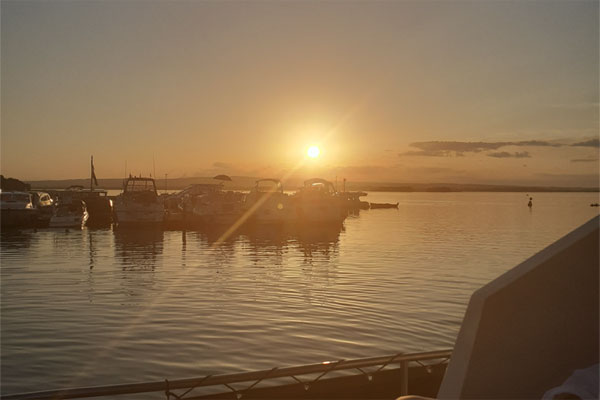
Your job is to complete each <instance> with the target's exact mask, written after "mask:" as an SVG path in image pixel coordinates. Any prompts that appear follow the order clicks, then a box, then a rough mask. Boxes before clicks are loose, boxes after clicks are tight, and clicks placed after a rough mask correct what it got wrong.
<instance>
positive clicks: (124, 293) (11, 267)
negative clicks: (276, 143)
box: [1, 193, 598, 394]
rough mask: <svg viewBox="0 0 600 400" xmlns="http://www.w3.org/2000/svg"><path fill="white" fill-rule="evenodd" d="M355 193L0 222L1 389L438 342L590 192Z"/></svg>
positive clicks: (205, 370) (586, 211) (371, 352)
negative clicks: (200, 209)
mask: <svg viewBox="0 0 600 400" xmlns="http://www.w3.org/2000/svg"><path fill="white" fill-rule="evenodd" d="M533 197H534V200H533V202H534V206H533V208H532V209H531V210H530V209H529V208H528V207H527V201H528V198H527V197H526V196H525V194H524V193H371V194H369V196H368V197H367V198H366V200H369V201H374V202H394V203H395V202H399V203H400V204H399V208H398V209H397V210H395V209H383V210H368V211H361V212H360V214H359V215H356V216H351V217H349V218H348V219H346V221H345V223H344V227H343V228H342V229H333V230H332V229H324V228H314V229H309V228H305V229H301V230H300V229H276V228H269V229H248V230H245V231H244V232H241V233H239V234H236V235H234V236H232V237H230V238H229V239H228V240H227V241H225V242H224V243H222V244H216V243H215V241H216V239H217V238H218V237H219V232H209V233H206V232H197V231H188V232H182V231H164V232H163V231H149V232H148V231H119V230H114V231H113V230H112V229H97V230H92V229H87V228H86V229H83V230H70V231H68V232H67V231H65V230H51V229H47V230H39V231H37V232H32V231H25V232H21V233H8V232H4V233H3V234H2V237H1V239H2V240H1V256H2V259H1V278H2V281H1V290H2V293H1V295H2V308H1V312H2V314H1V322H2V324H1V333H2V349H1V350H2V351H1V363H2V365H1V366H2V372H1V374H2V376H1V378H2V394H8V393H15V392H24V391H34V390H46V389H55V388H62V387H72V386H87V385H103V384H117V383H126V382H136V381H148V380H162V379H165V378H168V379H175V378H182V377H190V376H202V375H206V374H216V373H227V372H237V371H247V370H255V369H264V368H271V367H274V366H286V365H298V364H303V363H313V362H319V361H323V360H332V359H341V358H346V359H348V358H357V357H370V356H379V355H386V354H392V353H396V352H401V351H402V352H417V351H429V350H439V349H446V348H451V347H452V346H453V344H454V340H455V338H456V335H457V333H458V329H459V326H460V323H461V320H462V317H463V314H464V312H465V310H466V306H467V303H468V300H469V297H470V295H471V293H472V292H473V291H474V290H475V289H477V288H479V287H481V286H482V285H483V284H485V283H487V282H489V281H490V280H491V279H493V278H495V277H497V276H498V275H500V274H502V273H503V272H505V271H507V270H508V269H510V268H511V267H513V266H515V265H516V264H518V263H520V262H521V261H523V260H525V259H526V258H528V257H530V256H532V255H533V254H535V253H537V252H538V251H540V250H542V249H543V248H544V247H546V246H547V245H549V244H550V243H552V242H553V241H555V240H557V239H559V238H560V237H562V236H564V235H565V234H567V233H568V232H570V231H571V230H573V229H574V228H576V227H578V226H580V225H581V224H583V223H584V222H586V221H588V220H589V219H591V218H592V217H594V216H596V215H598V208H593V207H590V203H597V202H598V193H536V194H534V195H533Z"/></svg>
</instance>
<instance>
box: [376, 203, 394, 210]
mask: <svg viewBox="0 0 600 400" xmlns="http://www.w3.org/2000/svg"><path fill="white" fill-rule="evenodd" d="M399 204H400V203H369V206H370V207H371V208H372V209H373V208H398V205H399Z"/></svg>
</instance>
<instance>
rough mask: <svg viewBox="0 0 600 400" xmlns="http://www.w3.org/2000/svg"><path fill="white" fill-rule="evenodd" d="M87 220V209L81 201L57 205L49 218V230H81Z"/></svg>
mask: <svg viewBox="0 0 600 400" xmlns="http://www.w3.org/2000/svg"><path fill="white" fill-rule="evenodd" d="M88 218H89V214H88V212H87V207H86V205H85V202H84V201H82V200H73V201H72V202H70V203H59V204H58V205H57V206H56V209H55V211H54V215H52V218H50V223H49V226H50V228H82V227H83V226H84V225H85V223H86V222H87V220H88Z"/></svg>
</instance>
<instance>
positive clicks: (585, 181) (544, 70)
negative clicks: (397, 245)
mask: <svg viewBox="0 0 600 400" xmlns="http://www.w3.org/2000/svg"><path fill="white" fill-rule="evenodd" d="M598 4H599V3H598V2H597V1H575V2H568V1H550V2H541V1H540V2H537V1H531V2H517V1H472V2H469V1H460V2H459V1H448V2H441V1H439V2H438V1H428V2H417V1H374V2H358V1H357V2H353V1H348V2H345V1H290V2H283V1H247V2H242V1H198V0H195V1H169V2H159V1H125V0H124V1H110V2H107V1H81V2H73V1H53V2H47V1H4V0H3V1H2V3H1V15H2V17H1V18H2V21H1V22H2V24H1V33H2V37H1V45H2V47H1V52H2V54H1V55H2V61H1V62H2V64H1V67H2V69H1V85H2V86H1V107H2V110H1V111H2V122H1V128H2V131H1V145H2V148H1V162H0V166H1V169H2V174H4V175H5V176H12V177H16V178H20V179H25V180H35V179H60V178H81V177H85V176H87V175H88V167H89V157H90V155H91V154H93V155H94V159H95V164H96V173H97V175H98V177H99V178H109V177H111V178H117V177H122V176H124V175H125V174H126V172H127V173H128V172H132V173H139V172H142V173H144V174H149V173H151V172H152V171H153V170H154V169H155V170H156V175H158V176H160V177H162V176H164V174H165V173H168V174H169V177H181V176H188V177H190V176H210V175H212V174H215V173H227V174H231V175H246V176H261V177H272V176H275V177H280V176H282V175H285V174H287V173H289V171H291V170H293V169H294V168H296V167H297V166H298V165H300V163H301V167H300V168H299V169H298V170H297V171H296V174H297V175H299V176H310V175H315V174H316V175H320V176H322V177H324V178H328V179H333V178H334V177H335V176H338V177H340V178H341V177H347V178H348V179H350V180H360V181H389V182H416V181H419V182H457V183H468V182H473V183H510V184H540V185H565V186H571V185H574V186H578V185H583V186H597V185H598V168H599V164H598V150H599V146H598V129H599V105H598V102H599V79H598V71H599V60H598V58H599V52H598V49H599V39H598V38H599V32H598V12H599V6H598ZM311 144H318V145H320V148H321V154H320V156H319V157H318V158H317V159H316V160H312V161H310V160H305V158H306V157H305V152H306V149H307V147H308V146H309V145H311ZM126 168H127V169H126Z"/></svg>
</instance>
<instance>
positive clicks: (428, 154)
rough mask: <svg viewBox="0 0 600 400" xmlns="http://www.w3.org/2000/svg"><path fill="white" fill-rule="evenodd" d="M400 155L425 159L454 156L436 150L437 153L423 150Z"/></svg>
mask: <svg viewBox="0 0 600 400" xmlns="http://www.w3.org/2000/svg"><path fill="white" fill-rule="evenodd" d="M398 155H399V156H423V157H450V156H452V153H451V152H449V151H445V150H435V151H428V150H421V151H407V152H404V153H400V154H398ZM457 155H458V154H457ZM461 155H462V154H461Z"/></svg>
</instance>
